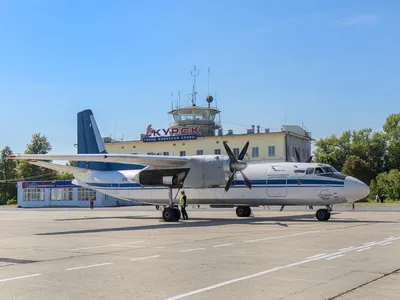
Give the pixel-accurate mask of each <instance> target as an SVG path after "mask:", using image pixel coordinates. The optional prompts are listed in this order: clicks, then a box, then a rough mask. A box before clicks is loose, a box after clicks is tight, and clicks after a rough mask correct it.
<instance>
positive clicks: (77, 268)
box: [67, 262, 112, 271]
mask: <svg viewBox="0 0 400 300" xmlns="http://www.w3.org/2000/svg"><path fill="white" fill-rule="evenodd" d="M111 264H112V262H108V263H102V264H97V265H90V266H81V267H75V268H69V269H67V271H72V270H79V269H86V268H93V267H99V266H105V265H111Z"/></svg>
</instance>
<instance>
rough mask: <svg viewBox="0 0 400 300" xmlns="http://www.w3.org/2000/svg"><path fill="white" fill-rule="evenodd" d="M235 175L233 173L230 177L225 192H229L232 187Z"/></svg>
mask: <svg viewBox="0 0 400 300" xmlns="http://www.w3.org/2000/svg"><path fill="white" fill-rule="evenodd" d="M234 176H235V173H232V175H231V177H229V179H228V182H227V183H226V186H225V192H227V191H228V190H229V188H230V187H231V184H232V181H233V178H234Z"/></svg>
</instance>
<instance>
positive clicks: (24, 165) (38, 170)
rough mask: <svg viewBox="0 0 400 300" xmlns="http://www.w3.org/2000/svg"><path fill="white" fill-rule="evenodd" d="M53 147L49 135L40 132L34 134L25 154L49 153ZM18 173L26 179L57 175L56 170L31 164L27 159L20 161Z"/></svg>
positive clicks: (51, 177)
mask: <svg viewBox="0 0 400 300" xmlns="http://www.w3.org/2000/svg"><path fill="white" fill-rule="evenodd" d="M51 149H52V147H51V145H50V143H49V142H48V140H47V137H46V136H44V135H41V134H40V133H35V134H33V135H32V140H31V142H30V143H29V144H27V146H26V150H25V152H24V153H25V154H47V153H48V152H49V151H51ZM17 173H18V175H19V177H20V178H24V179H31V178H32V179H37V180H49V179H54V178H56V176H57V172H56V171H52V170H49V169H46V168H42V167H39V166H35V165H32V164H29V163H28V162H27V161H19V162H18V166H17Z"/></svg>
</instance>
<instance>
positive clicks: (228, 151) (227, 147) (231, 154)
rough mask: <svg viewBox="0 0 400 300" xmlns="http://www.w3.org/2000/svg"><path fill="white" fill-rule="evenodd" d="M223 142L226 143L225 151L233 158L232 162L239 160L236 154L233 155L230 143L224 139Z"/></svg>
mask: <svg viewBox="0 0 400 300" xmlns="http://www.w3.org/2000/svg"><path fill="white" fill-rule="evenodd" d="M222 144H224V147H225V151H226V153H228V156H229V159H230V160H231V162H237V159H236V157H235V155H233V153H232V150H231V148H229V146H228V144H227V143H226V142H225V141H223V142H222Z"/></svg>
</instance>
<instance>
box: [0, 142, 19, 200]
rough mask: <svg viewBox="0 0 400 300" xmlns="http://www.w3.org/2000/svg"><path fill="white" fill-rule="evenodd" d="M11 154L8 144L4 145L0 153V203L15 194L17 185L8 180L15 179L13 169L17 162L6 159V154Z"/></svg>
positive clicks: (13, 196) (15, 174)
mask: <svg viewBox="0 0 400 300" xmlns="http://www.w3.org/2000/svg"><path fill="white" fill-rule="evenodd" d="M11 154H13V152H12V150H11V149H10V147H9V146H5V147H4V148H3V150H1V154H0V204H5V202H6V201H7V200H8V199H11V198H15V197H16V196H17V187H16V185H15V183H11V182H8V180H12V179H15V177H16V176H17V172H16V170H15V168H16V166H17V162H16V161H15V160H8V159H6V158H7V156H8V155H11Z"/></svg>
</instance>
